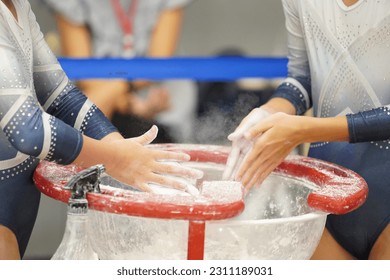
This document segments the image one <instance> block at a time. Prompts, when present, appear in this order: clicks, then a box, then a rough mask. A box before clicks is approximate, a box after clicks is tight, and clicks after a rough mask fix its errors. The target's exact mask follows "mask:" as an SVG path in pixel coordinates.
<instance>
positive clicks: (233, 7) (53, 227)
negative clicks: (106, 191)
mask: <svg viewBox="0 0 390 280" xmlns="http://www.w3.org/2000/svg"><path fill="white" fill-rule="evenodd" d="M107 1H108V0H107ZM30 3H31V5H32V8H33V10H34V12H35V14H36V16H37V19H38V22H39V23H40V25H41V29H42V31H43V32H44V33H47V34H49V36H48V37H47V39H48V40H50V41H51V42H52V43H53V44H54V45H55V36H53V34H54V35H55V32H56V26H55V22H54V20H53V18H52V16H51V14H50V13H49V11H48V10H47V8H46V7H45V6H44V5H42V3H40V2H39V0H30ZM53 38H54V39H53ZM226 47H229V48H230V47H234V48H239V49H241V50H242V51H244V53H246V54H247V55H250V56H285V55H286V33H285V30H284V15H283V11H282V5H281V2H280V0H241V1H237V0H195V1H194V2H192V3H191V4H190V5H189V6H188V7H187V8H186V11H185V20H184V25H183V28H182V36H181V39H180V42H179V48H178V55H185V56H207V55H213V54H215V53H216V52H218V51H220V50H221V49H224V48H226ZM65 221H66V205H65V204H62V203H60V202H57V201H55V200H53V199H51V198H47V197H45V196H42V201H41V208H40V211H39V214H38V219H37V223H36V225H35V228H34V232H33V235H32V238H31V242H30V244H29V247H28V248H27V252H26V255H25V259H48V258H50V257H51V255H52V254H53V253H54V251H55V250H56V249H57V247H58V245H59V243H60V242H61V239H62V234H63V231H64V227H65Z"/></svg>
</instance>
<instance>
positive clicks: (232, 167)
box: [222, 108, 270, 180]
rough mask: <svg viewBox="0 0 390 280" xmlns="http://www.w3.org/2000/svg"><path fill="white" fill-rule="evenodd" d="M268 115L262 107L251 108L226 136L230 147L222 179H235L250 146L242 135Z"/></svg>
mask: <svg viewBox="0 0 390 280" xmlns="http://www.w3.org/2000/svg"><path fill="white" fill-rule="evenodd" d="M269 115H270V113H269V112H268V111H266V110H264V109H262V108H256V109H253V110H252V111H251V112H250V113H249V114H248V115H247V116H246V117H245V118H244V119H243V120H242V121H241V123H240V125H239V126H238V127H237V128H236V130H235V131H234V132H233V133H231V134H230V135H229V136H228V139H229V140H230V141H232V149H231V152H230V154H229V157H228V159H227V163H226V168H225V170H224V173H223V175H222V179H223V180H235V179H236V174H237V171H238V170H239V168H240V166H241V163H242V162H243V160H244V158H245V156H246V155H247V154H248V152H249V151H250V149H251V147H252V142H251V141H249V140H247V139H246V138H245V137H244V135H245V133H246V132H247V131H248V130H249V129H251V128H252V127H254V126H255V125H256V124H258V123H259V122H261V121H262V120H263V119H265V118H267V117H268V116H269Z"/></svg>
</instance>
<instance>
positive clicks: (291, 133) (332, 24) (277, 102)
mask: <svg viewBox="0 0 390 280" xmlns="http://www.w3.org/2000/svg"><path fill="white" fill-rule="evenodd" d="M282 2H283V7H284V12H285V17H286V27H287V31H288V49H289V55H288V58H289V62H288V78H287V79H286V80H285V81H284V82H283V83H282V84H281V85H280V86H279V87H278V89H277V90H276V93H275V94H274V95H273V96H272V98H271V99H270V101H268V102H267V103H266V104H265V105H263V106H261V107H259V108H256V109H254V110H253V111H251V112H250V113H249V114H248V115H247V116H246V117H245V118H244V119H243V120H242V122H241V123H240V125H239V126H238V127H237V128H236V130H235V131H234V132H233V133H232V134H231V135H229V136H228V138H229V139H230V140H231V141H232V152H231V154H230V156H229V158H228V162H227V168H226V170H225V173H224V178H227V179H229V178H230V179H236V180H239V181H241V182H242V183H243V185H245V186H246V188H248V189H249V188H251V187H253V186H255V185H259V184H261V182H262V181H263V180H264V179H265V178H266V177H267V176H268V175H269V174H270V172H272V170H273V169H274V168H275V167H276V166H277V165H278V164H279V163H280V162H281V161H283V159H284V158H285V157H286V156H287V155H288V154H289V152H290V151H291V150H292V149H293V148H294V147H296V146H297V145H299V144H302V143H311V146H310V150H309V156H310V157H313V158H318V159H322V160H325V161H329V162H333V163H336V164H339V165H341V166H344V167H346V168H348V169H350V170H353V171H355V172H356V173H358V174H360V175H361V176H362V177H363V178H364V179H365V180H366V181H367V183H368V187H369V195H368V198H367V200H366V202H365V203H364V204H363V205H362V206H361V207H360V208H358V209H356V210H354V211H352V212H350V213H348V214H345V215H329V216H328V218H327V222H326V229H325V231H324V234H323V236H322V239H321V241H320V244H319V246H318V248H317V250H316V252H315V253H314V255H313V259H387V260H388V259H390V227H389V220H390V203H389V199H390V188H389V185H388V182H389V181H390V173H389V170H390V141H389V139H390V111H389V104H390V94H389V90H390V54H389V46H390V35H389V34H390V32H389V30H390V2H389V1H386V0H378V1H364V0H337V1H323V0H310V1H309V0H299V1H296V0H283V1H282ZM362 19H364V21H362ZM312 106H313V115H314V116H313V117H310V116H303V114H304V113H305V112H306V111H307V110H308V109H309V108H310V107H312Z"/></svg>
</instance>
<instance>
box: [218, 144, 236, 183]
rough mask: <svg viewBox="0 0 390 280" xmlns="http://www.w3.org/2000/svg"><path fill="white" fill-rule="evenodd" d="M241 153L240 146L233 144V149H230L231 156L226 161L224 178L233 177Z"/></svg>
mask: <svg viewBox="0 0 390 280" xmlns="http://www.w3.org/2000/svg"><path fill="white" fill-rule="evenodd" d="M240 153H241V151H240V148H239V147H237V146H236V145H234V144H233V146H232V150H231V151H230V154H229V157H228V159H227V161H226V167H225V170H224V172H223V175H222V180H232V179H233V171H234V170H235V169H236V166H237V163H238V160H239V157H240Z"/></svg>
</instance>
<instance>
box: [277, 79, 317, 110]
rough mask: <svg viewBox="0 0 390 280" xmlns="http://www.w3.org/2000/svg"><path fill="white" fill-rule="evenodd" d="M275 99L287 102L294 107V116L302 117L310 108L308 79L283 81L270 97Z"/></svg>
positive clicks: (309, 84) (309, 82) (309, 83)
mask: <svg viewBox="0 0 390 280" xmlns="http://www.w3.org/2000/svg"><path fill="white" fill-rule="evenodd" d="M275 97H279V98H284V99H286V100H288V101H289V102H290V103H291V104H292V105H293V106H294V107H295V110H296V114H297V115H303V114H304V113H305V112H306V111H307V110H309V109H310V108H311V106H312V99H311V81H310V78H306V77H294V78H293V77H289V78H287V79H285V80H284V81H283V82H282V83H281V84H280V86H279V87H278V88H277V89H276V91H275V93H274V94H273V95H272V98H275Z"/></svg>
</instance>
